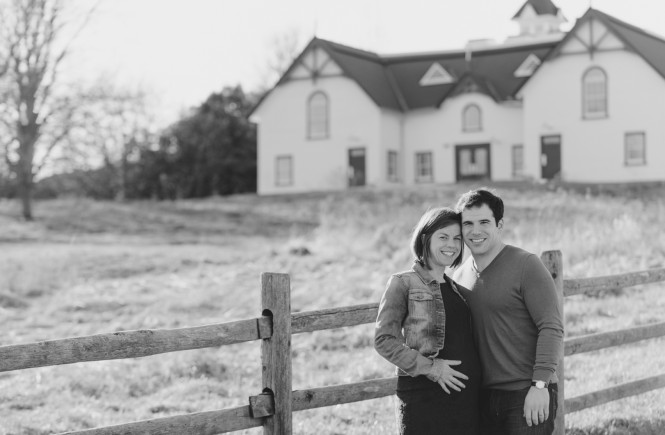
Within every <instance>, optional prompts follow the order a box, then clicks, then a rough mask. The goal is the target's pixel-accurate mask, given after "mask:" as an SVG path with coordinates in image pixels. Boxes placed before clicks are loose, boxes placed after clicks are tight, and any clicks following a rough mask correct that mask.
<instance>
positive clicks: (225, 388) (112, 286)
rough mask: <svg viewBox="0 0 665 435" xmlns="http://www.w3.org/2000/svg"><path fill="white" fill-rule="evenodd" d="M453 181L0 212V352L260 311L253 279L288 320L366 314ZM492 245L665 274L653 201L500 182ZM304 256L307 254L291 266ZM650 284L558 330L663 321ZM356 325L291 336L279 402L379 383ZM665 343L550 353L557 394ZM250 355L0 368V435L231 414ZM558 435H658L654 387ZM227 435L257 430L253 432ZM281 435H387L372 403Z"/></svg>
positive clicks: (639, 364) (306, 421) (390, 426)
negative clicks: (269, 282)
mask: <svg viewBox="0 0 665 435" xmlns="http://www.w3.org/2000/svg"><path fill="white" fill-rule="evenodd" d="M469 187H470V186H459V185H456V186H432V187H430V188H427V189H426V190H421V191H415V190H412V189H406V188H402V189H396V190H392V191H383V190H371V189H368V190H358V191H354V192H350V193H328V194H308V195H298V196H296V195H294V196H286V197H262V198H259V197H256V196H254V195H239V196H232V197H225V198H214V199H208V200H200V201H178V202H159V203H158V202H138V203H111V202H93V201H90V200H82V199H80V200H78V199H67V200H56V201H47V202H38V203H36V204H35V215H36V216H37V219H36V221H34V222H29V223H27V222H22V221H20V219H19V218H18V216H19V210H18V207H17V204H15V203H13V202H0V328H1V329H0V330H1V331H2V332H3V333H2V335H0V345H7V344H17V343H28V342H33V341H40V340H50V339H56V338H64V337H74V336H81V335H90V334H96V333H104V332H114V331H121V330H132V329H140V328H150V329H152V328H176V327H183V326H197V325H204V324H211V323H219V322H225V321H231V320H239V319H244V318H249V317H256V316H258V315H260V312H259V311H260V310H259V298H260V295H259V275H260V273H261V272H284V273H289V274H290V275H291V283H292V309H293V310H294V311H304V310H314V309H323V308H330V307H336V306H345V305H354V304H360V303H368V302H377V301H378V300H379V298H380V295H381V293H382V291H383V287H384V285H385V282H386V281H387V279H388V277H389V275H390V274H391V273H393V272H395V271H398V270H403V269H406V268H408V267H409V266H410V262H411V259H410V255H409V251H408V238H409V232H410V230H411V228H412V226H413V225H414V223H415V222H416V220H417V219H418V217H419V216H420V215H421V214H422V212H423V211H424V210H425V209H427V208H428V207H430V206H434V205H439V204H446V205H450V204H452V203H453V202H454V200H455V198H456V197H457V196H458V194H459V193H462V192H464V191H466V190H468V188H469ZM497 190H498V192H499V193H500V194H501V195H502V196H503V197H504V199H505V201H506V216H505V228H506V230H505V232H504V239H505V240H506V241H507V242H508V243H511V244H515V245H518V246H521V247H524V248H525V249H527V250H530V251H532V252H536V253H540V252H542V251H544V250H549V249H560V250H561V251H562V252H563V258H564V275H565V276H566V277H586V276H597V275H605V274H613V273H623V272H628V271H634V270H640V269H647V268H655V267H665V232H663V231H662V223H663V222H665V189H663V188H654V189H649V190H644V191H639V192H638V193H639V194H637V193H636V192H635V191H632V190H631V191H620V190H619V191H612V192H605V193H600V194H596V193H595V192H592V191H587V192H584V191H582V192H581V193H577V192H576V191H574V190H571V189H563V188H559V189H556V190H548V189H546V188H544V187H543V186H527V185H513V186H499V187H497ZM303 248H306V250H307V252H309V255H302V254H303V252H304V249H303ZM664 308H665V285H650V286H645V287H643V288H633V289H626V290H622V291H616V292H613V293H612V294H608V295H602V296H575V297H571V298H567V300H566V303H565V312H566V335H567V336H569V337H570V336H575V335H581V334H588V333H593V332H599V331H605V330H612V329H622V328H626V327H630V326H636V325H643V324H647V323H652V322H658V321H663V320H665V315H664V314H663V312H664V311H663V310H664ZM372 340H373V326H372V325H362V326H357V327H352V328H342V329H336V330H331V331H321V332H316V333H311V334H300V335H296V336H294V337H293V382H294V389H302V388H306V387H317V386H323V385H332V384H340V383H346V382H356V381H359V380H364V379H372V378H376V377H385V376H390V375H392V369H391V367H390V364H388V363H387V362H385V361H383V360H382V359H381V358H380V357H379V356H378V355H376V353H375V352H374V350H373V347H372ZM664 345H665V340H663V339H658V340H648V341H644V342H641V343H638V344H634V345H630V346H624V347H621V348H616V349H606V350H603V351H598V352H592V353H587V354H583V355H579V356H573V357H570V358H566V384H565V386H566V395H567V396H569V397H570V396H575V395H578V394H583V393H586V392H590V391H594V390H598V389H601V388H605V387H607V386H610V385H613V384H616V383H619V382H625V381H629V380H633V379H638V378H641V377H645V376H649V375H653V374H658V373H663V367H665V352H663V348H664V347H663V346H664ZM259 347H260V346H259V344H258V343H256V342H254V343H244V344H238V345H233V346H225V347H222V348H219V349H203V350H196V351H187V352H178V353H171V354H164V355H158V356H152V357H146V358H139V359H130V360H116V361H104V362H91V363H81V364H72V365H67V366H57V367H45V368H38V369H28V370H22V371H17V372H6V373H0V435H9V434H28V435H37V434H39V435H41V434H50V433H55V432H64V431H67V430H75V429H83V428H90V427H97V426H103V425H110V424H118V423H124V422H130V421H136V420H142V419H150V418H155V417H162V416H167V415H176V414H182V413H188V412H197V411H204V410H212V409H220V408H225V407H230V406H239V405H245V404H247V398H248V396H250V395H255V394H258V393H259V392H260V389H261V385H260V379H261V372H260V360H259ZM566 426H567V433H570V434H575V435H582V434H588V435H590V434H593V435H601V434H616V435H619V434H652V435H653V434H663V433H665V390H659V391H656V392H651V393H648V394H645V395H642V396H638V397H634V398H628V399H623V400H620V401H616V402H614V403H611V404H607V405H603V406H599V407H596V408H591V409H589V410H585V411H582V412H579V413H575V414H570V415H568V416H567V417H566ZM240 433H248V434H259V433H261V430H260V429H254V430H248V431H244V432H240ZM294 433H297V434H313V433H318V434H383V433H394V422H393V404H392V399H391V398H384V399H378V400H372V401H366V402H360V403H356V404H350V405H338V406H335V407H330V408H323V409H318V410H311V411H303V412H299V413H296V414H294Z"/></svg>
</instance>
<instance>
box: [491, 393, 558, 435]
mask: <svg viewBox="0 0 665 435" xmlns="http://www.w3.org/2000/svg"><path fill="white" fill-rule="evenodd" d="M529 388H530V387H529ZM529 388H525V389H523V390H516V391H505V390H493V389H482V390H480V433H481V434H482V435H551V434H552V432H554V419H555V418H556V411H557V408H558V401H557V400H558V389H557V385H556V384H551V385H550V386H549V387H548V388H549V393H550V415H549V417H548V418H547V420H545V422H544V423H539V424H538V425H535V426H531V427H529V426H527V424H526V419H525V418H524V399H526V395H527V393H528V392H529Z"/></svg>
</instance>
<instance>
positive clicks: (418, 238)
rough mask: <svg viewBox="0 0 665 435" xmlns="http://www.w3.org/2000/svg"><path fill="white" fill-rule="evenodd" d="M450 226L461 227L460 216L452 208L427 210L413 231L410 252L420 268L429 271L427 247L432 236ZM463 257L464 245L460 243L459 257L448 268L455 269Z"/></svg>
mask: <svg viewBox="0 0 665 435" xmlns="http://www.w3.org/2000/svg"><path fill="white" fill-rule="evenodd" d="M450 225H459V226H460V229H461V226H462V216H461V215H460V214H459V213H457V212H456V211H455V210H453V209H452V208H448V207H437V208H433V209H430V210H427V211H426V212H425V214H423V215H422V217H421V218H420V221H418V224H416V226H415V228H414V229H413V235H412V236H411V252H412V253H413V255H414V257H415V259H416V261H417V262H418V263H420V265H421V266H423V267H426V268H428V269H429V255H430V254H429V245H430V241H431V240H432V234H434V233H435V232H436V231H438V230H440V229H441V228H445V227H447V226H450ZM463 257H464V244H463V243H460V251H459V255H458V256H457V258H455V260H454V261H453V264H451V265H450V267H457V266H458V265H459V264H460V263H461V262H462V258H463Z"/></svg>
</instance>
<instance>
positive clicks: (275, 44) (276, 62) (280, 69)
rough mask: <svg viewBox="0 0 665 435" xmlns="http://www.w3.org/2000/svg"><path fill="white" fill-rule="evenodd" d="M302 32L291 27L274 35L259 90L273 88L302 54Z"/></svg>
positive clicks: (260, 91) (264, 90)
mask: <svg viewBox="0 0 665 435" xmlns="http://www.w3.org/2000/svg"><path fill="white" fill-rule="evenodd" d="M300 40H301V38H300V34H299V33H298V31H297V30H296V29H291V30H290V31H288V32H285V33H282V34H281V35H278V36H274V37H273V38H272V39H271V41H270V44H269V47H270V57H269V58H268V61H267V62H266V64H265V66H264V67H263V71H262V73H261V85H260V86H259V89H258V92H259V93H263V92H266V91H268V90H269V89H270V88H272V87H273V86H274V85H275V83H277V80H279V79H280V78H281V77H282V74H284V73H285V72H286V70H287V69H288V68H289V67H290V66H291V63H292V62H293V61H294V59H295V58H296V57H297V56H298V54H300V50H302V44H301V42H300Z"/></svg>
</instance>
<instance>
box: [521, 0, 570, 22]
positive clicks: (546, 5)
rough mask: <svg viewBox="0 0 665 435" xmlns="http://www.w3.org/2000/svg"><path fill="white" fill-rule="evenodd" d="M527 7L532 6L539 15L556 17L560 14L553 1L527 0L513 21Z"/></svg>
mask: <svg viewBox="0 0 665 435" xmlns="http://www.w3.org/2000/svg"><path fill="white" fill-rule="evenodd" d="M526 5H531V7H533V9H534V10H535V11H536V14H538V15H554V16H556V15H557V14H558V13H559V8H557V7H556V6H555V5H554V3H552V2H551V0H527V1H526V2H525V3H524V4H523V5H522V7H521V8H520V9H519V10H518V11H517V13H516V14H515V15H513V20H514V19H515V18H517V17H519V16H520V15H521V14H522V11H523V10H524V8H525V7H526Z"/></svg>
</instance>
